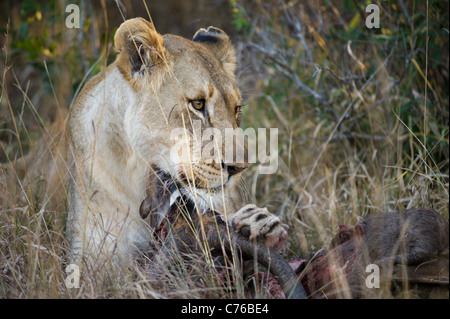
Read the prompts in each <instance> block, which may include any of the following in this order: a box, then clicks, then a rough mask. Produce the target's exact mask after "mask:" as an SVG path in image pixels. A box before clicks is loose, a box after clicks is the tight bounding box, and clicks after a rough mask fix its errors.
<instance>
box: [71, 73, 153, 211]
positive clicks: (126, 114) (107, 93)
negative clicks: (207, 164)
mask: <svg viewBox="0 0 450 319" xmlns="http://www.w3.org/2000/svg"><path fill="white" fill-rule="evenodd" d="M121 77H122V75H121V74H120V72H119V70H118V69H117V68H116V67H114V66H110V67H108V68H107V69H106V70H105V71H104V72H103V73H102V74H99V75H98V80H99V82H96V84H97V85H96V86H94V87H92V88H87V90H85V91H86V93H85V95H84V96H82V97H81V99H82V103H81V107H80V108H81V110H80V111H79V112H76V116H75V117H77V116H78V117H79V125H78V127H80V126H82V127H83V129H84V132H83V134H80V136H78V137H79V138H77V139H75V141H74V143H78V144H79V147H82V148H84V149H85V150H86V153H87V155H88V156H87V158H88V161H87V163H86V164H87V165H89V166H90V167H91V176H92V180H93V181H94V182H96V184H97V185H102V188H104V189H103V190H102V191H104V192H106V193H108V194H109V195H110V196H114V198H115V199H116V200H117V201H119V203H118V204H120V202H123V203H126V204H127V205H129V203H138V202H139V200H142V199H143V198H144V197H145V177H146V176H148V165H147V164H146V163H145V161H144V160H143V159H142V158H141V157H140V155H139V154H138V152H137V151H136V149H135V148H134V147H133V146H132V143H131V141H130V138H129V134H128V132H127V126H130V125H129V124H128V122H130V121H131V120H132V119H130V117H131V116H133V112H130V108H131V107H132V106H134V105H135V103H136V97H135V95H134V94H133V91H132V89H131V87H129V86H128V85H127V83H126V82H125V81H123V79H122V78H121ZM94 83H95V82H94ZM75 120H76V119H75ZM100 150H101V151H100ZM89 166H88V167H89ZM126 209H131V208H126Z"/></svg>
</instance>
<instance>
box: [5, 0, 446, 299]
mask: <svg viewBox="0 0 450 319" xmlns="http://www.w3.org/2000/svg"><path fill="white" fill-rule="evenodd" d="M321 2H324V1H321ZM326 3H327V5H325V3H320V5H319V4H316V3H314V2H313V1H306V2H302V1H300V2H298V1H297V2H296V1H292V2H290V3H289V4H288V5H285V4H284V1H268V2H262V1H257V0H254V1H246V2H241V1H230V4H231V5H232V7H233V8H234V11H233V12H234V21H235V23H236V25H237V26H238V27H240V28H241V30H240V34H241V37H240V38H239V39H236V40H235V43H236V45H237V47H238V50H239V54H240V60H241V73H240V76H239V78H240V81H241V84H242V88H243V91H244V94H245V95H246V96H247V102H248V103H247V105H246V107H245V109H244V116H243V117H244V121H243V126H244V127H255V128H256V127H267V128H269V127H277V128H278V129H279V141H278V144H279V169H278V171H277V173H276V174H273V175H258V169H257V165H254V166H253V167H252V168H251V169H249V170H248V171H247V172H246V173H245V176H244V180H245V181H246V182H245V183H244V185H243V186H242V187H243V189H242V192H243V193H244V195H245V197H246V199H247V201H248V202H254V203H258V205H259V206H267V207H268V208H269V210H270V211H271V212H273V213H275V214H277V215H279V216H281V217H282V220H283V222H284V223H285V225H286V227H287V228H288V231H289V234H290V236H289V240H288V243H287V245H286V247H285V248H284V249H283V250H282V254H283V255H284V256H286V257H287V259H295V258H298V257H300V256H306V255H307V254H309V253H311V252H315V251H317V250H318V249H320V248H322V247H324V246H326V245H327V244H328V243H329V242H330V240H331V238H332V236H333V235H334V234H336V232H337V230H338V225H339V224H346V225H351V224H354V223H355V222H357V221H359V220H361V219H362V218H364V216H366V215H368V214H372V213H382V212H384V211H392V210H399V209H405V208H411V207H428V208H434V209H435V210H436V211H438V212H439V213H440V214H442V215H443V216H445V217H446V218H447V220H448V215H449V209H448V205H449V195H448V183H449V177H448V174H449V173H448V168H449V162H448V110H447V106H448V104H449V101H448V64H449V60H448V13H445V12H448V3H447V4H444V5H442V6H443V7H444V8H443V9H442V8H441V5H439V4H438V3H437V1H430V5H429V7H426V5H425V2H423V1H422V2H420V1H413V3H412V4H410V3H408V6H405V3H404V2H403V1H400V0H399V1H393V2H389V4H383V5H382V6H381V7H382V30H378V31H377V30H375V31H372V30H368V29H365V26H364V24H363V23H364V17H363V16H364V12H363V11H364V7H363V6H362V5H358V4H357V2H356V1H354V2H351V1H326ZM383 3H384V2H383ZM427 3H428V2H427ZM244 4H245V6H244ZM349 7H351V9H349ZM445 7H446V8H447V9H446V10H444V9H445ZM249 8H251V10H250V9H249ZM109 9H110V8H109ZM36 10H42V11H43V10H44V9H42V8H40V9H39V8H37V9H36V8H35V13H36ZM48 10H49V11H48V12H47V11H43V13H44V14H45V13H49V12H51V10H55V9H54V8H50V9H48ZM111 10H112V9H111ZM61 12H62V11H61ZM358 14H359V15H360V18H359V19H358V18H357V15H358ZM11 15H12V16H13V17H15V19H16V20H15V21H24V19H25V18H26V16H25V17H24V16H21V15H20V14H19V12H17V9H16V11H12V12H11ZM429 17H433V19H432V21H429ZM445 17H447V18H445ZM90 18H92V19H94V20H95V21H96V23H97V25H100V26H98V28H101V26H102V25H104V23H103V19H104V12H98V13H97V12H96V13H95V14H94V15H93V16H91V17H90ZM12 21H14V20H12ZM119 22H120V21H117V23H119ZM32 26H34V27H35V29H33V30H32V31H30V32H34V33H35V34H39V32H43V29H44V28H45V27H43V28H42V29H40V30H39V29H38V27H36V25H31V23H30V27H32ZM53 26H54V28H53V29H52V32H53V33H52V34H50V35H48V38H47V42H48V43H47V44H43V48H46V45H48V44H49V43H50V44H51V43H53V41H56V42H57V41H62V42H60V44H58V45H56V47H55V48H54V49H52V51H48V52H47V51H45V50H41V51H39V52H38V53H37V57H36V58H34V59H30V60H29V61H25V60H24V59H25V56H27V54H30V52H26V50H25V51H20V48H19V47H18V46H17V44H14V41H18V38H17V37H19V33H20V25H19V24H18V23H11V24H10V25H9V29H8V36H5V35H3V34H2V37H3V39H2V40H1V42H0V43H2V46H3V52H2V64H1V66H0V71H1V78H0V80H1V81H2V92H1V96H0V125H1V128H2V130H1V131H0V143H1V147H0V153H1V156H0V158H1V160H2V161H3V162H5V163H11V162H13V161H14V159H16V158H19V157H20V152H19V149H20V148H23V150H24V153H27V151H28V150H29V149H30V147H31V146H32V145H33V144H34V143H35V141H36V140H37V137H38V136H40V135H42V134H45V132H46V130H47V129H46V128H48V123H49V122H51V121H52V120H53V119H54V118H55V117H56V115H55V113H57V112H55V110H59V109H60V108H63V109H64V108H66V107H67V105H69V104H70V102H69V101H70V100H71V97H72V95H73V94H74V93H75V91H76V88H77V87H78V84H82V83H80V81H81V78H82V76H81V75H82V74H87V73H85V72H86V71H87V70H88V69H89V68H84V69H83V65H84V64H88V65H92V66H94V67H93V71H94V72H96V71H98V70H99V69H100V68H101V66H102V65H105V64H106V63H107V61H110V60H111V59H112V58H113V57H112V56H111V55H109V48H110V46H109V45H110V44H109V43H110V37H111V34H106V35H105V36H104V37H101V36H100V35H97V37H98V38H97V42H96V43H97V44H96V45H97V47H95V45H93V44H89V41H88V39H85V40H83V42H81V43H80V42H79V41H77V40H76V38H75V36H74V35H73V34H72V35H70V36H69V38H65V39H64V38H61V37H62V31H61V30H64V29H63V28H64V27H63V26H62V21H56V22H54V25H53ZM157 27H158V26H157ZM0 28H5V30H6V22H4V21H2V22H1V24H0ZM55 30H56V31H55ZM58 30H59V31H58ZM445 30H446V31H445ZM58 32H59V33H58ZM445 32H446V33H445ZM98 33H99V32H98V29H97V34H98ZM427 35H429V36H430V37H431V38H430V40H429V42H427V41H425V40H424V38H425V37H426V36H427ZM65 36H67V34H66V35H65ZM349 40H352V41H351V42H349ZM57 43H59V42H57ZM99 43H100V45H99ZM100 48H102V49H100ZM436 48H437V49H436ZM78 50H80V52H81V55H77V54H75V53H76V52H77V51H78ZM96 50H97V51H99V53H98V55H97V56H96V55H94V53H95V51H96ZM36 51H38V49H36ZM100 51H101V52H103V55H101V54H100ZM28 56H29V55H28ZM44 58H45V59H46V60H48V61H49V62H47V63H49V64H50V66H51V67H50V69H48V68H47V67H43V65H44V64H43V63H42V61H43V59H44ZM80 59H82V62H83V63H81V62H80V61H81V60H80ZM32 62H33V63H32ZM36 62H38V63H37V66H36V65H35V64H36ZM10 65H12V68H9V66H10ZM58 66H59V70H60V71H58ZM80 68H81V69H80ZM27 72H28V77H27V76H26V73H27ZM29 74H31V76H29ZM24 79H31V81H28V82H24ZM67 83H70V84H71V85H67ZM17 88H19V89H17ZM11 92H12V93H11ZM55 92H57V93H55ZM8 100H9V101H10V103H8ZM9 104H11V109H10V108H9ZM11 113H14V117H13V116H12V114H11ZM13 119H14V121H13ZM14 122H15V123H16V127H15V126H14V125H13V123H14ZM19 142H20V143H19ZM19 144H20V145H19ZM19 146H20V147H19ZM53 155H54V157H53V158H56V157H58V154H53ZM6 166H7V164H6V165H5V167H6ZM22 169H23V170H21V171H17V172H14V171H12V170H11V168H9V170H8V171H4V170H2V171H1V174H2V176H0V297H5V298H111V297H112V298H166V297H168V298H172V297H177V298H192V297H197V298H206V297H221V298H222V297H238V298H243V297H245V293H244V291H243V287H244V283H243V281H242V278H241V277H242V276H241V274H240V272H239V270H233V271H230V273H229V280H225V281H226V284H225V287H224V286H222V285H221V284H220V282H219V277H220V276H219V274H218V273H217V271H216V270H214V268H212V267H210V264H208V262H207V258H206V257H205V258H204V260H202V258H200V260H198V259H199V258H196V259H195V262H194V261H193V259H189V258H188V259H187V260H186V259H184V260H183V259H181V258H180V257H179V256H178V255H177V254H173V256H172V257H173V260H174V262H173V263H171V264H172V265H173V266H172V267H171V268H166V270H165V271H163V273H162V274H159V276H156V277H155V276H153V275H150V274H149V273H146V272H145V269H146V268H145V267H143V266H142V264H137V263H134V264H132V265H130V266H129V267H128V268H126V269H121V270H119V269H111V272H110V273H108V274H105V275H104V276H99V274H95V276H91V275H90V273H89V271H86V272H85V273H84V275H83V277H82V286H81V288H80V289H67V288H66V286H65V283H64V279H65V278H66V273H65V271H64V266H65V261H64V256H65V254H66V249H67V245H66V243H65V239H64V236H63V233H64V227H65V226H64V222H65V212H64V209H61V207H58V208H54V207H51V206H50V204H48V197H49V196H50V197H51V196H52V194H53V192H52V191H53V190H50V192H46V191H43V190H46V188H45V184H43V185H42V186H39V183H41V181H40V180H41V179H40V178H39V176H33V177H28V178H31V179H32V180H30V183H31V184H33V191H30V189H29V188H28V186H27V185H28V183H27V182H26V180H27V176H26V174H25V173H26V172H27V170H28V169H27V168H23V167H22ZM35 189H37V190H39V191H37V192H35V191H34V190H35ZM62 189H64V186H62ZM144 264H145V262H144ZM164 264H165V265H167V262H164ZM231 279H233V282H232V280H231ZM336 280H338V281H339V280H341V279H340V278H339V277H338V278H337V279H336ZM342 285H343V286H345V282H342ZM344 291H345V289H344ZM258 293H261V296H264V292H262V291H259V292H258ZM344 295H345V294H344ZM387 296H388V295H387ZM404 296H406V297H414V295H408V294H405V295H404Z"/></svg>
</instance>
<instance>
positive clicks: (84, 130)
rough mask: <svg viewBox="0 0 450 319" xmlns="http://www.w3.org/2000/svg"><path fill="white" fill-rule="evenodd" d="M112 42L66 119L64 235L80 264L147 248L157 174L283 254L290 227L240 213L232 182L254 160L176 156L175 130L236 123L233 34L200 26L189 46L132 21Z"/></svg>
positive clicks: (266, 216) (252, 209) (255, 213)
mask: <svg viewBox="0 0 450 319" xmlns="http://www.w3.org/2000/svg"><path fill="white" fill-rule="evenodd" d="M114 42H115V43H114V47H115V50H116V52H117V59H116V61H115V62H114V63H112V64H111V65H109V66H108V67H107V68H105V70H103V71H102V72H101V73H99V74H98V75H96V76H94V77H93V78H92V79H91V80H90V81H89V82H88V83H86V85H85V86H84V88H83V90H82V91H81V92H80V94H79V96H78V97H77V99H76V101H75V103H74V105H73V107H72V109H71V111H70V117H69V121H68V125H69V138H70V141H69V152H68V162H69V165H70V174H69V175H70V186H69V215H68V221H67V236H68V238H69V241H70V243H71V248H72V251H73V254H74V258H75V260H76V261H81V260H82V259H83V258H85V257H87V258H88V259H91V260H93V259H95V260H99V259H100V260H104V258H111V257H113V259H118V260H129V259H131V258H133V256H134V255H135V254H136V252H138V251H140V250H145V249H146V247H147V245H148V243H149V240H150V229H149V227H148V226H147V224H146V223H145V222H144V221H143V220H142V218H141V217H140V216H139V206H140V204H141V202H142V201H143V199H144V198H146V197H147V195H148V194H146V191H147V187H148V185H147V181H148V176H150V175H152V174H154V172H156V171H158V172H163V173H164V174H168V175H170V176H172V177H174V178H175V179H177V182H178V184H179V185H180V187H181V189H180V192H182V193H183V194H184V195H185V196H189V197H190V198H191V199H192V200H193V201H195V202H196V203H198V204H199V205H203V206H204V207H206V206H209V205H214V209H215V210H216V211H218V212H220V213H222V214H224V215H225V216H226V218H227V219H228V221H229V223H230V225H233V226H234V227H235V229H236V231H240V230H241V229H242V228H243V227H245V228H246V233H248V229H249V228H250V236H251V237H253V238H259V239H261V240H264V241H265V243H266V245H268V246H270V247H273V248H276V249H279V248H280V247H281V246H282V245H283V243H284V242H285V240H286V231H285V230H284V229H283V228H282V226H281V223H280V220H279V219H278V217H276V216H274V215H272V214H270V213H269V212H268V211H267V209H265V208H264V209H263V208H258V207H256V206H255V205H247V206H244V207H243V208H241V209H240V210H238V209H239V206H238V205H239V204H238V199H237V197H236V195H235V194H234V192H233V190H234V188H235V187H234V185H235V184H236V181H237V180H238V178H239V177H240V175H241V174H242V171H243V170H244V169H245V168H246V167H248V163H246V162H245V161H244V162H243V163H233V162H232V163H225V162H223V161H222V162H219V161H212V162H211V161H209V162H206V161H198V162H194V163H191V164H190V165H184V164H183V163H181V162H179V161H176V160H174V159H173V158H172V156H170V152H171V148H172V147H173V146H174V143H175V141H173V140H172V139H171V138H170V137H171V130H172V129H174V128H184V129H185V130H186V132H188V134H192V132H193V123H194V121H195V120H197V121H201V124H202V125H201V127H202V131H203V130H205V129H207V128H217V129H219V130H220V131H221V132H223V131H224V130H225V128H236V127H238V126H239V122H240V116H241V110H240V109H241V95H240V92H239V89H238V88H237V86H236V81H235V69H236V56H235V51H234V48H233V47H232V45H231V43H230V40H229V37H228V36H227V35H226V34H225V33H224V32H223V31H222V30H220V29H218V28H215V27H209V28H207V29H200V30H199V31H198V32H197V33H196V34H195V35H194V37H193V40H192V41H191V40H187V39H184V38H181V37H179V36H175V35H164V36H162V35H160V34H158V32H157V31H156V30H155V28H154V26H153V25H152V24H151V23H150V22H148V21H146V20H144V19H142V18H136V19H130V20H127V21H125V22H124V23H122V25H121V26H120V27H119V29H118V30H117V32H116V34H115V37H114ZM242 147H243V146H242V145H240V146H239V145H238V146H237V148H242ZM246 226H247V227H246ZM103 257H104V258H103Z"/></svg>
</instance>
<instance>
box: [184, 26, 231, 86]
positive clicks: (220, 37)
mask: <svg viewBox="0 0 450 319" xmlns="http://www.w3.org/2000/svg"><path fill="white" fill-rule="evenodd" d="M192 40H193V41H194V42H199V43H200V44H202V45H204V46H205V47H206V48H208V49H209V50H210V51H211V52H212V53H213V54H214V55H215V56H216V57H217V59H219V61H220V62H222V64H223V67H224V69H225V71H226V72H227V73H228V74H229V76H230V77H231V78H232V79H234V78H235V72H236V52H235V50H234V47H233V45H232V44H231V41H230V38H229V37H228V35H227V34H226V33H225V32H224V31H222V30H221V29H219V28H216V27H208V28H207V29H203V28H201V29H200V30H198V31H197V32H196V33H195V35H194V37H193V38H192Z"/></svg>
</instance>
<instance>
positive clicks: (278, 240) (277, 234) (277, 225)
mask: <svg viewBox="0 0 450 319" xmlns="http://www.w3.org/2000/svg"><path fill="white" fill-rule="evenodd" d="M229 222H230V225H231V226H232V227H233V228H234V229H235V230H236V231H237V232H239V233H241V234H243V235H244V236H246V237H249V239H250V240H254V239H257V240H262V241H263V242H264V243H265V245H266V246H267V247H270V248H273V249H275V250H280V249H281V247H283V245H284V243H285V242H286V238H287V232H286V230H285V229H284V228H283V227H282V226H281V221H280V219H279V218H278V217H277V216H275V215H273V214H271V213H270V212H269V211H268V210H267V208H265V207H264V208H260V207H258V206H256V205H253V204H249V205H245V206H244V207H242V208H241V209H240V210H238V211H237V212H236V213H235V214H234V215H233V216H231V217H230V218H229Z"/></svg>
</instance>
